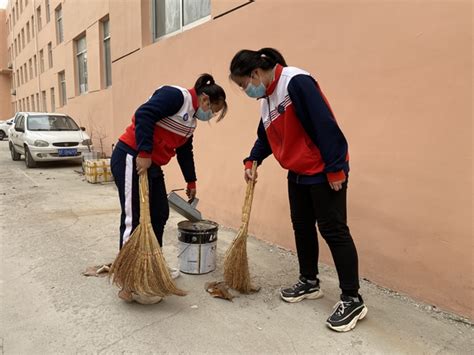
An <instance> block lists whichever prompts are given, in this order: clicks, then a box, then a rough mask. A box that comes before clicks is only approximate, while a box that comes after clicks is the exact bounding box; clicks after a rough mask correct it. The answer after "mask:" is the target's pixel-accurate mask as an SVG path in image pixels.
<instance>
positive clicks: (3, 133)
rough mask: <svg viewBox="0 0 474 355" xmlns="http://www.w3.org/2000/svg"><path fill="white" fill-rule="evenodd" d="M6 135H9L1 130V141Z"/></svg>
mask: <svg viewBox="0 0 474 355" xmlns="http://www.w3.org/2000/svg"><path fill="white" fill-rule="evenodd" d="M6 136H7V135H6V134H5V132H3V131H0V141H3V139H4V138H5V137H6Z"/></svg>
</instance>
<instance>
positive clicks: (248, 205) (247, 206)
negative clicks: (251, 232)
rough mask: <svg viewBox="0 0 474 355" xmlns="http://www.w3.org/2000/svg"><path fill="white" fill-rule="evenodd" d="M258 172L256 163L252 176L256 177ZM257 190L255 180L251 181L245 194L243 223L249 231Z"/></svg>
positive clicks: (253, 165) (253, 166)
mask: <svg viewBox="0 0 474 355" xmlns="http://www.w3.org/2000/svg"><path fill="white" fill-rule="evenodd" d="M256 172H257V162H256V161H254V162H253V164H252V176H255V173H256ZM254 189H255V180H249V181H248V182H247V191H246V193H245V202H244V207H243V208H242V223H243V224H244V228H245V229H247V228H248V225H249V221H250V211H251V210H252V200H253V191H254Z"/></svg>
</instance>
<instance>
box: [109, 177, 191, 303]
mask: <svg viewBox="0 0 474 355" xmlns="http://www.w3.org/2000/svg"><path fill="white" fill-rule="evenodd" d="M139 190H140V224H139V225H138V226H137V228H135V230H134V231H133V233H132V235H131V237H130V239H129V240H128V241H127V242H126V243H125V244H124V246H123V247H122V249H121V250H120V252H119V254H118V255H117V257H116V259H115V261H114V263H113V264H112V267H111V268H110V271H109V276H110V278H111V279H112V283H113V284H115V285H117V286H119V287H120V288H122V289H125V290H127V291H133V292H136V293H138V294H140V295H145V296H160V297H164V296H167V295H171V294H174V295H178V296H184V295H186V292H184V291H182V290H180V289H179V288H178V287H177V286H176V285H175V283H174V281H173V279H172V278H171V275H170V273H169V270H168V265H167V264H166V261H165V258H164V256H163V253H162V251H161V248H160V245H159V244H158V240H157V239H156V236H155V233H154V232H153V227H152V225H151V218H150V203H149V194H148V177H147V174H142V175H140V180H139Z"/></svg>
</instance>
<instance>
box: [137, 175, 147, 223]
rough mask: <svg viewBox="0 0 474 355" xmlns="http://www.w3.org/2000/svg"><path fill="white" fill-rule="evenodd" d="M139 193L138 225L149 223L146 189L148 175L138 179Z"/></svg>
mask: <svg viewBox="0 0 474 355" xmlns="http://www.w3.org/2000/svg"><path fill="white" fill-rule="evenodd" d="M138 189H139V191H140V224H142V223H150V201H149V189H148V174H146V173H145V174H142V175H140V177H139V188H138Z"/></svg>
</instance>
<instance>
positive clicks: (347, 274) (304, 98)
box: [230, 48, 367, 331]
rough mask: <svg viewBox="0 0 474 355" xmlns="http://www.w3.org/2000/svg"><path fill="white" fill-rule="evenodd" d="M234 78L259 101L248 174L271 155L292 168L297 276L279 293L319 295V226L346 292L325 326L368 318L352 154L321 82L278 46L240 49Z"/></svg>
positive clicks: (340, 327)
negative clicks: (350, 211)
mask: <svg viewBox="0 0 474 355" xmlns="http://www.w3.org/2000/svg"><path fill="white" fill-rule="evenodd" d="M230 77H231V79H232V80H233V81H234V82H235V83H236V84H237V85H239V86H240V87H241V88H242V89H243V90H245V93H246V94H247V95H248V96H249V97H251V98H254V99H259V100H260V101H261V120H260V123H259V126H258V131H257V136H258V138H257V140H256V142H255V144H254V146H253V148H252V150H251V152H250V156H249V157H248V158H246V159H245V160H244V164H245V179H246V180H247V181H248V180H249V179H256V178H257V174H255V176H253V175H252V173H251V170H250V168H251V166H252V162H253V161H257V162H258V164H261V163H262V161H263V160H264V159H265V158H266V157H268V156H269V155H270V154H272V153H273V155H274V156H275V158H276V159H277V160H278V162H279V163H280V165H281V166H282V167H283V168H285V169H287V170H288V195H289V202H290V212H291V220H292V224H293V229H294V233H295V240H296V249H297V253H298V260H299V267H300V276H299V279H298V281H297V282H296V283H295V284H294V285H293V286H291V287H288V288H282V289H281V291H280V295H281V298H282V299H283V300H285V301H287V302H299V301H302V300H303V299H305V298H308V299H316V298H320V297H322V295H323V294H322V291H321V289H320V285H319V280H318V278H317V275H318V239H317V232H316V223H317V225H318V229H319V231H320V233H321V235H322V237H323V238H324V239H325V240H326V242H327V244H328V245H329V248H330V249H331V253H332V256H333V259H334V263H335V265H336V269H337V273H338V276H339V283H340V288H341V290H342V294H341V300H340V302H338V303H337V304H336V306H335V307H334V311H333V313H332V314H331V315H330V317H329V318H328V320H327V325H328V326H329V327H330V328H331V329H333V330H336V331H348V330H351V329H353V328H354V327H355V325H356V323H357V321H358V320H360V319H362V318H364V317H365V315H366V314H367V307H366V306H365V305H364V301H363V300H362V297H361V296H360V295H359V293H358V290H359V275H358V260H357V251H356V247H355V245H354V242H353V240H352V237H351V234H350V232H349V228H348V226H347V217H346V190H347V179H348V173H349V155H348V147H347V142H346V139H345V137H344V135H343V133H342V131H341V129H340V128H339V126H338V124H337V122H336V120H335V118H334V114H333V112H332V111H331V108H330V107H329V104H328V102H327V100H326V98H325V97H324V95H323V93H322V92H321V89H320V88H319V85H318V83H317V82H316V81H315V80H314V79H313V78H312V77H311V75H310V74H309V73H307V72H305V71H304V70H301V69H298V68H295V67H288V66H287V65H286V62H285V60H284V58H283V56H282V55H281V54H280V53H279V52H278V51H277V50H275V49H272V48H263V49H260V50H259V51H252V50H241V51H239V52H238V53H237V54H236V55H235V56H234V58H233V59H232V62H231V64H230Z"/></svg>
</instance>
